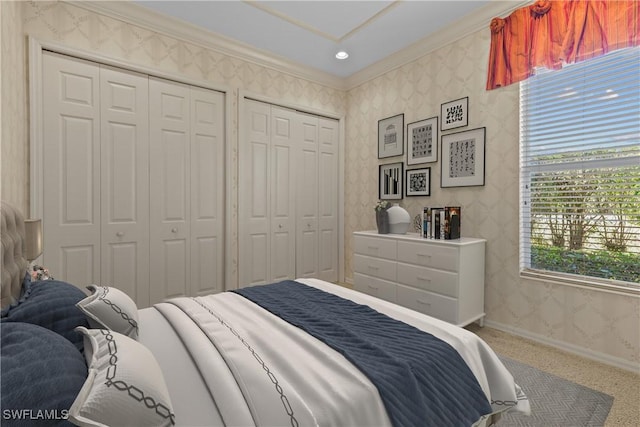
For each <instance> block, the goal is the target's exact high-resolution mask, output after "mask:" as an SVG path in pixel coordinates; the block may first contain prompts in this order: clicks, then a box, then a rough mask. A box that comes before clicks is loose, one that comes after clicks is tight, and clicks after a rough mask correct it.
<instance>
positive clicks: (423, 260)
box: [398, 241, 459, 271]
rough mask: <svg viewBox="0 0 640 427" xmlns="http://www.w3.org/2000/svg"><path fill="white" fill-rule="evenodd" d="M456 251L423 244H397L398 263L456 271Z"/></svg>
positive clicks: (455, 249)
mask: <svg viewBox="0 0 640 427" xmlns="http://www.w3.org/2000/svg"><path fill="white" fill-rule="evenodd" d="M458 252H459V251H458V249H457V248H450V247H446V246H441V245H437V244H428V243H424V242H415V243H414V242H403V241H399V242H398V261H402V262H406V263H409V264H416V265H422V266H425V267H433V268H438V269H442V270H449V271H458Z"/></svg>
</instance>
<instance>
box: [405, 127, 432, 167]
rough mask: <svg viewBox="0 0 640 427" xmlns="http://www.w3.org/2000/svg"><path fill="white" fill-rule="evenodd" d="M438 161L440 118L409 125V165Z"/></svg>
mask: <svg viewBox="0 0 640 427" xmlns="http://www.w3.org/2000/svg"><path fill="white" fill-rule="evenodd" d="M437 161H438V116H436V117H431V118H430V119H424V120H420V121H419V122H413V123H409V124H408V125H407V165H417V164H420V163H431V162H437Z"/></svg>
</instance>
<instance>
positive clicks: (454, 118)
mask: <svg viewBox="0 0 640 427" xmlns="http://www.w3.org/2000/svg"><path fill="white" fill-rule="evenodd" d="M468 125H469V97H468V96H467V97H465V98H460V99H454V100H453V101H449V102H445V103H444V104H441V105H440V130H441V131H445V130H450V129H456V128H461V127H465V126H468Z"/></svg>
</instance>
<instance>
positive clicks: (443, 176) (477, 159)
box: [440, 128, 486, 188]
mask: <svg viewBox="0 0 640 427" xmlns="http://www.w3.org/2000/svg"><path fill="white" fill-rule="evenodd" d="M485 135H486V128H477V129H471V130H465V131H462V132H456V133H451V134H449V135H442V147H441V153H442V162H441V163H440V168H441V169H440V180H441V182H440V187H443V188H444V187H472V186H476V185H484V152H485Z"/></svg>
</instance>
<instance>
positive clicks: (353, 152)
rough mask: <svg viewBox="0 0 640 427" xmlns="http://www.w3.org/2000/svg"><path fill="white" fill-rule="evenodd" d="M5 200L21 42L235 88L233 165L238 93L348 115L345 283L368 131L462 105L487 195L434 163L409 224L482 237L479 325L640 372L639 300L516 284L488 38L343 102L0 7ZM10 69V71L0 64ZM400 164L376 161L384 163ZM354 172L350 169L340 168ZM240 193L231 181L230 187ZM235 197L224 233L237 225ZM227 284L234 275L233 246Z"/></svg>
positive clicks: (19, 148) (132, 34)
mask: <svg viewBox="0 0 640 427" xmlns="http://www.w3.org/2000/svg"><path fill="white" fill-rule="evenodd" d="M1 22H2V51H1V53H2V64H3V69H2V90H3V93H2V197H3V198H5V199H9V200H11V201H12V202H14V203H15V204H17V205H18V206H22V207H23V208H24V209H25V211H26V210H27V208H28V172H27V170H28V168H27V167H26V166H27V165H28V140H27V135H28V114H27V112H28V110H27V108H28V107H27V104H28V102H27V99H28V96H27V72H26V69H27V68H26V57H25V55H26V35H33V36H35V37H37V38H40V39H43V40H52V41H57V42H61V43H64V44H66V45H70V46H74V47H78V48H81V49H85V50H93V51H96V52H99V53H101V54H103V55H109V56H112V57H115V58H121V59H125V60H127V61H131V62H135V63H140V64H142V65H144V66H148V67H154V68H157V69H160V70H164V71H168V72H172V73H182V74H185V75H187V76H189V77H191V78H195V79H206V80H209V81H211V82H217V83H224V84H226V85H229V86H230V87H232V88H233V94H232V99H233V105H232V109H231V112H230V113H231V119H232V122H231V123H232V127H231V129H230V130H229V132H230V143H231V146H230V147H229V148H230V149H231V153H232V162H233V163H234V164H237V105H236V102H237V101H236V100H237V91H238V90H241V89H244V90H250V91H252V92H256V93H261V94H264V95H267V96H270V97H273V98H279V99H283V100H284V101H287V102H292V103H295V104H297V105H307V106H309V107H311V108H315V109H320V110H325V111H335V112H339V113H341V112H346V117H347V120H346V148H345V149H346V153H345V155H346V159H345V160H346V165H347V170H346V176H345V244H346V248H345V254H346V275H347V276H348V278H350V277H351V275H352V269H351V251H352V239H351V233H352V232H353V231H357V230H365V229H373V228H374V225H375V224H374V215H373V206H374V204H375V202H376V200H377V181H378V177H377V174H378V165H379V164H380V163H381V161H379V160H378V159H377V122H378V120H379V119H382V118H385V117H389V116H391V115H394V114H398V113H404V114H405V123H409V122H412V121H416V120H420V119H423V118H427V117H432V116H434V115H439V109H440V104H441V103H442V102H446V101H449V100H453V99H456V98H460V97H464V96H468V97H469V126H468V128H467V129H472V128H475V127H481V126H485V127H486V128H487V151H486V152H487V155H486V184H485V186H484V187H473V188H455V189H440V187H439V183H440V171H439V168H440V162H439V161H438V162H437V163H431V164H428V165H426V166H430V167H431V174H432V184H431V196H430V197H421V198H407V199H404V200H403V202H402V204H403V205H404V206H405V207H406V208H407V209H408V210H409V212H410V213H411V214H412V215H415V214H417V213H419V211H420V209H421V207H422V206H424V205H432V206H435V205H460V206H462V209H463V210H462V213H463V224H462V227H463V234H464V235H465V236H477V237H483V238H486V239H487V241H488V243H487V253H486V293H485V308H486V311H487V314H488V320H489V321H490V323H491V322H492V323H493V324H494V325H496V326H500V327H502V328H504V329H510V330H513V331H515V332H517V333H521V334H524V335H529V336H532V337H535V338H538V339H541V340H546V341H548V342H550V343H556V344H559V345H563V346H566V347H569V348H574V349H576V350H578V351H582V352H586V353H593V354H594V355H595V356H596V357H599V358H610V359H611V360H612V361H613V362H614V363H619V364H623V365H626V366H633V364H635V365H636V366H637V364H638V363H640V331H639V328H640V326H639V325H640V299H638V298H634V297H629V296H624V295H616V294H608V293H603V292H597V291H592V290H585V289H578V288H572V287H568V286H560V285H555V284H551V283H542V282H534V281H530V280H523V279H520V277H519V274H518V197H519V196H518V88H517V86H512V87H508V88H505V89H500V90H497V91H491V92H486V91H485V90H484V79H485V75H486V74H485V73H486V61H487V52H488V46H489V34H488V31H480V32H478V33H476V34H473V35H471V36H469V37H466V38H464V39H462V40H460V41H457V42H455V43H452V44H450V45H448V46H446V47H443V48H441V49H439V50H436V51H434V52H432V53H431V54H429V55H427V56H425V57H423V58H421V59H419V60H417V61H414V62H412V63H410V64H408V65H405V66H403V67H401V68H399V69H397V70H394V71H392V72H389V73H387V74H385V75H383V76H381V77H379V78H376V79H374V80H372V81H370V82H368V83H366V84H363V85H361V86H359V87H357V88H355V89H352V90H350V91H348V92H347V93H345V92H342V91H337V90H333V89H330V88H327V87H324V86H322V85H319V84H315V83H311V82H308V81H305V80H302V79H297V78H294V77H291V76H290V75H287V74H284V73H280V72H276V71H273V70H270V69H267V68H263V67H260V66H257V65H254V64H250V63H247V62H244V61H241V60H237V59H235V58H232V57H229V56H225V55H222V54H219V53H217V52H214V51H211V50H208V49H205V48H202V47H200V46H195V45H191V44H189V43H185V42H182V41H179V40H176V39H173V38H171V37H167V36H165V35H162V34H158V33H154V32H152V31H149V30H146V29H143V28H139V27H136V26H132V25H129V24H125V23H122V22H120V21H117V20H114V19H111V18H107V17H105V16H102V15H99V14H96V13H92V12H87V11H86V10H84V9H81V8H78V7H76V6H73V5H70V4H66V3H63V4H60V3H49V2H21V3H8V4H7V2H3V4H2V19H1ZM8 63H11V64H13V65H12V66H11V67H8V66H7V64H8ZM401 159H403V158H389V159H384V163H386V162H393V161H398V160H401ZM349 165H357V167H349ZM230 179H231V182H232V187H233V189H234V190H235V189H236V188H237V175H236V172H235V170H234V172H233V175H232V176H231V177H230ZM236 199H237V195H236V192H235V191H234V192H233V194H232V195H231V196H230V198H229V200H228V202H229V203H231V205H232V207H233V208H232V212H233V217H232V226H233V229H234V230H235V229H236V226H235V224H236V223H237V221H236V219H237V211H236V210H237V209H236V207H237V200H236ZM230 238H231V242H232V246H233V248H232V252H233V253H232V263H231V264H232V265H231V268H232V270H233V271H232V275H233V276H234V277H236V275H237V271H236V266H237V259H236V255H235V254H236V252H237V244H236V243H237V236H236V235H233V236H230Z"/></svg>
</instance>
